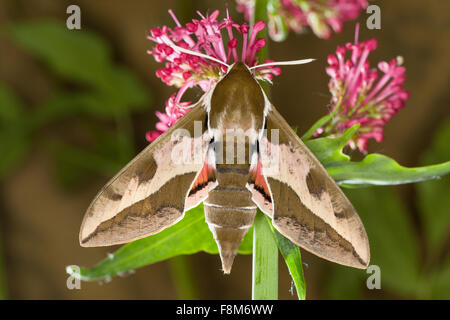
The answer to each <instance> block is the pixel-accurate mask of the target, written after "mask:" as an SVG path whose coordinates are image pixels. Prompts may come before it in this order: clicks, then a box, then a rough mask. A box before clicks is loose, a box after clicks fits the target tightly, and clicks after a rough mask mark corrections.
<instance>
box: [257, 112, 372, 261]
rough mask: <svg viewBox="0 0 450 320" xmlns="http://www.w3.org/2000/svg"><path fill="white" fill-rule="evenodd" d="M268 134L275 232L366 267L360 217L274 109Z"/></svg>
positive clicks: (264, 141) (265, 156)
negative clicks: (276, 135)
mask: <svg viewBox="0 0 450 320" xmlns="http://www.w3.org/2000/svg"><path fill="white" fill-rule="evenodd" d="M273 129H278V133H276V131H273ZM267 132H268V134H267V136H265V135H264V136H263V137H262V138H261V139H260V146H261V150H262V151H261V162H262V167H263V168H262V173H263V174H264V176H265V178H266V179H267V183H268V185H269V189H270V194H271V202H272V204H271V205H272V206H273V207H272V208H270V209H271V210H269V211H272V212H273V225H274V227H275V228H276V229H277V230H278V231H279V232H280V233H281V234H283V235H284V236H285V237H287V238H289V239H290V240H291V241H292V242H294V243H295V244H296V245H298V246H300V247H302V248H304V249H306V250H308V251H311V252H312V253H314V254H316V255H318V256H320V257H322V258H325V259H327V260H330V261H334V262H337V263H340V264H343V265H347V266H352V267H356V268H366V267H367V266H368V263H369V260H370V251H369V242H368V238H367V234H366V231H365V229H364V226H363V224H362V222H361V220H360V218H359V216H358V214H357V213H356V211H355V209H354V208H353V206H352V204H351V203H350V201H349V200H348V199H347V198H346V196H345V195H344V193H343V192H342V190H341V189H340V188H339V186H338V185H337V184H336V183H335V182H334V180H333V179H332V178H331V177H330V175H329V174H328V172H327V171H326V169H325V168H324V167H323V166H322V164H321V163H320V162H319V161H318V160H317V159H316V157H315V156H314V155H313V154H312V153H311V151H310V150H309V149H308V148H307V147H306V146H305V145H304V144H303V142H302V141H301V140H300V138H299V137H298V136H297V134H296V133H295V132H294V131H293V130H292V129H291V127H290V126H289V125H288V123H287V122H286V120H284V119H283V117H282V116H281V115H280V114H279V113H278V111H277V110H276V109H275V108H274V107H273V106H271V110H270V111H269V113H268V116H267ZM274 134H278V137H277V139H278V140H279V142H276V141H275V136H274ZM257 204H258V203H257ZM259 205H260V204H259ZM267 211H268V210H267V209H266V210H265V212H267Z"/></svg>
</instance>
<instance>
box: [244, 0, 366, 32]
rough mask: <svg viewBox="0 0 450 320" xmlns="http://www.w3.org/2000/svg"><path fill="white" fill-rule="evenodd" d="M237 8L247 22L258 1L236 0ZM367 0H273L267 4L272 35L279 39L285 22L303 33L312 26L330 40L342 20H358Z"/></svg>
mask: <svg viewBox="0 0 450 320" xmlns="http://www.w3.org/2000/svg"><path fill="white" fill-rule="evenodd" d="M236 2H237V7H236V8H237V10H238V11H240V12H243V13H244V15H245V18H246V19H248V21H249V20H250V19H251V17H252V15H253V10H254V6H255V0H236ZM367 6H368V2H367V0H273V1H269V4H268V17H269V34H270V35H271V37H272V38H273V39H274V40H276V39H280V35H279V33H280V32H282V28H280V27H279V25H280V23H283V24H284V25H286V26H287V27H288V28H289V29H291V30H293V31H294V32H302V31H304V29H305V27H307V26H309V27H310V28H311V29H312V30H313V32H314V33H315V34H316V35H317V36H318V37H320V38H324V39H328V38H330V37H331V31H332V30H333V31H334V32H341V30H342V27H343V23H344V22H345V21H348V20H353V19H356V18H357V17H358V16H359V14H360V13H361V11H362V10H363V9H365V8H367Z"/></svg>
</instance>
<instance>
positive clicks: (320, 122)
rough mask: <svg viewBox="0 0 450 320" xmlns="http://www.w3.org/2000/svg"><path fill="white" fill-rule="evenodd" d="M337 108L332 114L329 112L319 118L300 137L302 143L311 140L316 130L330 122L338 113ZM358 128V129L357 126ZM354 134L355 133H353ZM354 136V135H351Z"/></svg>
mask: <svg viewBox="0 0 450 320" xmlns="http://www.w3.org/2000/svg"><path fill="white" fill-rule="evenodd" d="M338 109H339V108H334V110H333V111H332V112H330V113H329V114H327V115H325V116H323V117H322V118H320V119H319V120H317V121H316V122H315V123H314V124H313V125H312V126H311V128H309V130H308V131H306V132H305V133H304V134H303V136H302V140H303V141H307V140H309V139H311V138H312V137H313V135H314V132H316V131H317V129H319V128H320V127H322V126H324V125H325V124H326V123H327V122H328V121H330V120H331V119H333V117H334V116H335V115H336V112H337V111H338ZM358 128H359V124H358ZM355 132H356V131H355ZM353 134H354V133H353Z"/></svg>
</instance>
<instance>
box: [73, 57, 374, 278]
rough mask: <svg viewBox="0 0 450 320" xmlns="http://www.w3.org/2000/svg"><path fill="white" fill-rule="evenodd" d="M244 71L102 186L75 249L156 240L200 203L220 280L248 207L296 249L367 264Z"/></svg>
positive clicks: (317, 171) (354, 234) (309, 161)
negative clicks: (213, 243)
mask: <svg viewBox="0 0 450 320" xmlns="http://www.w3.org/2000/svg"><path fill="white" fill-rule="evenodd" d="M252 68H253V67H252ZM252 68H249V67H248V66H247V65H246V64H244V63H242V62H236V63H234V64H233V65H232V66H229V68H228V71H227V72H226V74H224V75H223V76H222V78H221V79H220V80H219V81H218V82H217V83H216V85H215V86H214V87H213V88H212V89H211V90H210V91H209V92H207V93H205V94H204V95H203V96H202V97H201V98H200V100H199V101H198V102H197V103H196V104H195V106H194V107H193V108H192V109H191V110H190V111H189V112H188V113H187V114H186V115H185V116H183V117H182V118H181V119H180V120H178V122H176V123H175V124H174V125H173V126H172V127H170V128H169V130H168V131H166V132H165V133H164V134H162V135H161V136H160V137H158V139H156V140H155V141H154V142H152V143H151V144H150V145H149V146H148V147H147V148H145V149H144V150H143V151H142V152H141V153H140V154H139V155H137V156H136V157H135V158H134V159H133V160H132V161H131V162H130V163H129V164H128V165H127V166H125V168H123V169H122V170H121V171H120V172H119V173H118V174H117V175H116V176H115V177H114V178H112V179H111V180H110V181H109V182H108V183H107V184H106V186H105V187H104V188H103V189H102V190H101V191H100V192H99V193H98V195H97V196H96V197H95V199H94V200H93V201H92V203H91V205H90V206H89V208H88V209H87V212H86V214H85V217H84V219H83V222H82V225H81V230H80V244H81V245H82V246H85V247H95V246H109V245H115V244H121V243H125V242H129V241H132V240H136V239H139V238H143V237H146V236H149V235H152V234H155V233H158V232H160V231H162V230H164V229H166V228H168V227H170V226H172V225H174V224H175V223H177V222H178V221H180V220H181V219H182V218H183V215H184V213H185V212H186V211H187V210H189V209H191V208H193V207H195V206H197V205H198V204H200V203H201V202H203V204H204V210H205V220H206V222H207V223H208V225H209V228H210V230H211V232H212V234H213V236H214V239H215V241H216V243H217V246H218V249H219V253H220V258H221V262H222V269H223V271H224V273H230V271H231V267H232V264H233V261H234V258H235V256H236V254H237V250H238V247H239V245H240V243H241V241H242V239H243V237H244V236H245V234H246V233H247V232H248V230H249V228H250V227H251V226H252V224H253V221H254V219H255V215H256V213H257V208H259V209H260V210H261V211H262V212H264V214H266V215H267V216H269V217H270V218H271V219H272V223H273V226H274V227H275V228H276V229H277V230H278V231H279V232H280V233H281V234H282V235H284V236H285V237H287V238H288V239H290V240H291V241H292V242H293V243H295V244H296V245H298V246H300V247H301V248H303V249H306V250H308V251H310V252H312V253H313V254H316V255H318V256H319V257H322V258H324V259H327V260H330V261H333V262H336V263H339V264H343V265H347V266H351V267H355V268H366V267H367V266H368V263H369V259H370V252H369V242H368V238H367V234H366V231H365V229H364V226H363V224H362V222H361V220H360V218H359V216H358V214H357V213H356V211H355V209H354V207H353V206H352V204H351V203H350V201H349V200H348V199H347V198H346V196H345V195H344V193H343V192H342V190H341V189H340V188H339V186H338V185H337V184H336V183H335V182H334V180H333V179H332V178H331V177H330V175H329V174H328V173H327V171H326V169H325V168H324V167H323V166H322V165H321V163H320V162H319V161H318V160H317V159H316V158H315V156H314V155H313V154H312V153H311V151H310V150H309V149H308V148H307V147H306V146H305V144H304V143H303V142H302V141H301V140H300V138H299V137H298V136H297V134H296V133H295V132H294V131H293V130H292V128H291V127H290V126H289V124H288V123H287V122H286V120H285V119H284V118H283V117H282V116H281V115H280V113H279V112H278V111H277V109H276V108H275V107H274V106H273V105H272V104H271V103H270V101H269V99H268V98H267V96H266V94H265V93H264V90H263V89H262V87H261V86H260V84H259V83H258V81H257V80H256V79H255V76H254V72H253V70H252ZM230 132H232V133H233V134H232V135H230V134H228V133H230ZM275 155H276V156H275Z"/></svg>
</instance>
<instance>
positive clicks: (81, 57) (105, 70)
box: [11, 21, 149, 116]
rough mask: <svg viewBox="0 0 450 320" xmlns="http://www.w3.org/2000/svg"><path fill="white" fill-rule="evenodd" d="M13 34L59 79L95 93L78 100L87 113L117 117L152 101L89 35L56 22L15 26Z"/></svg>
mask: <svg viewBox="0 0 450 320" xmlns="http://www.w3.org/2000/svg"><path fill="white" fill-rule="evenodd" d="M11 34H12V36H13V38H14V39H15V40H16V41H17V42H18V43H19V44H20V45H21V46H22V47H23V48H25V49H26V50H28V51H30V52H31V53H32V54H34V55H36V56H37V57H39V58H40V59H42V60H43V61H44V62H45V63H46V64H47V65H48V66H49V68H50V69H51V70H52V71H53V72H55V73H56V74H57V75H59V76H60V77H62V78H63V79H66V80H68V81H73V82H75V83H77V84H79V85H81V86H86V85H87V86H88V87H90V89H91V90H94V92H89V93H88V95H87V96H86V94H83V95H82V96H80V97H79V99H78V100H77V101H80V99H84V100H87V101H86V102H87V105H86V106H85V107H84V110H85V111H88V112H90V113H91V114H93V115H99V116H114V115H117V114H118V113H124V112H126V111H127V110H130V109H138V108H142V107H143V106H145V104H147V103H148V101H149V98H148V93H147V92H146V90H145V88H144V87H143V86H142V85H141V84H140V82H139V81H138V79H136V77H135V76H134V75H133V74H131V73H130V72H129V71H128V70H126V69H125V68H123V67H120V66H116V65H114V63H113V61H112V58H111V53H110V48H109V47H108V45H107V44H106V43H105V42H104V41H103V39H101V38H100V37H98V36H96V35H95V34H93V33H91V32H89V31H83V32H74V31H71V30H68V29H67V28H66V26H65V25H64V24H63V23H61V22H56V21H33V22H22V23H17V24H14V25H13V26H11ZM93 99H94V100H95V103H94V101H92V100H93Z"/></svg>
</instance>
